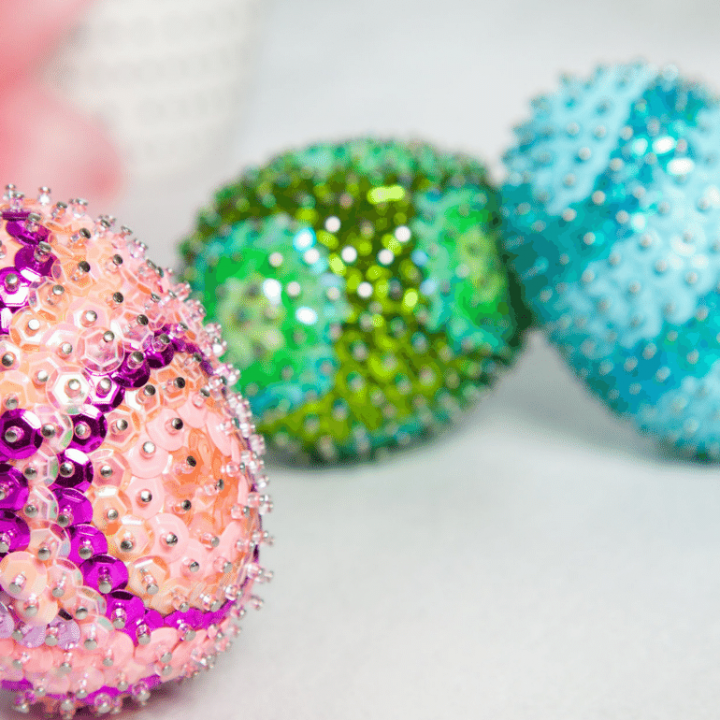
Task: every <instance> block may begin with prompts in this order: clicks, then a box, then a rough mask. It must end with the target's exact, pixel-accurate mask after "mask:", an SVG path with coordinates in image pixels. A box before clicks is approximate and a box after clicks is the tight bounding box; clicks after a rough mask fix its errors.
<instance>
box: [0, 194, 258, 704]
mask: <svg viewBox="0 0 720 720" xmlns="http://www.w3.org/2000/svg"><path fill="white" fill-rule="evenodd" d="M0 216H1V218H2V221H1V224H0V400H1V401H2V406H1V407H0V679H2V685H3V687H4V688H6V689H12V690H15V691H17V695H16V700H15V707H16V709H18V710H20V711H24V712H27V711H28V710H29V708H30V706H31V705H32V704H33V703H35V702H40V703H42V704H43V706H44V709H45V711H46V712H48V713H50V714H58V715H60V716H61V717H63V718H70V717H72V716H73V715H74V713H75V711H76V709H77V708H79V707H83V706H87V707H89V708H90V709H91V710H93V711H94V712H96V713H97V714H104V713H107V712H114V711H117V710H119V709H120V708H121V707H122V703H123V699H124V698H126V697H133V698H135V699H136V700H137V701H138V702H140V703H144V702H146V701H147V699H148V697H149V694H150V690H151V689H152V688H153V687H155V686H157V685H159V684H160V683H162V682H165V681H168V680H174V679H181V678H185V677H190V676H193V675H195V674H196V673H197V672H198V671H199V670H200V669H202V668H207V667H209V666H211V665H212V663H213V662H214V658H215V656H216V654H217V653H218V652H219V651H221V650H224V649H225V648H226V647H227V646H228V644H229V643H230V641H231V639H232V637H233V636H234V635H235V634H236V633H237V630H238V628H237V622H238V620H239V618H240V617H241V616H242V614H243V613H244V607H245V605H246V604H247V603H251V604H253V603H255V602H256V599H255V596H254V595H252V588H253V584H254V583H255V582H257V581H258V580H262V579H266V578H267V577H268V574H267V573H264V572H263V570H262V568H261V567H260V566H259V565H258V547H259V545H260V544H261V543H262V542H263V540H265V539H267V535H266V533H265V532H264V531H263V529H262V523H261V515H262V514H263V513H264V512H265V511H267V510H269V509H270V507H271V504H270V501H269V499H268V497H267V496H266V495H265V494H264V492H263V490H264V487H265V486H266V484H267V481H266V478H265V475H264V473H263V462H262V460H261V458H260V456H261V454H262V452H263V440H262V438H261V437H260V436H258V435H257V434H256V433H255V431H254V426H253V422H252V418H251V415H250V410H249V406H248V403H247V402H246V401H245V400H244V399H243V398H242V397H241V396H239V395H236V394H234V393H231V392H229V391H228V385H232V384H233V383H234V382H235V381H236V376H237V373H236V371H235V370H234V369H233V368H232V367H230V366H228V365H223V364H220V363H219V361H218V360H217V357H218V356H219V355H221V354H222V352H223V350H224V347H225V346H224V343H223V342H222V340H221V339H220V329H219V327H218V326H217V325H207V326H205V327H203V325H202V318H203V315H204V310H203V308H202V306H201V305H200V304H199V303H198V302H197V301H194V300H188V299H187V298H188V294H189V288H188V287H187V286H185V285H178V284H175V283H173V282H172V280H171V278H170V275H169V273H167V272H164V271H162V270H161V269H159V268H158V267H157V266H155V265H154V264H153V263H152V262H150V261H149V260H147V259H146V257H145V247H144V246H143V245H142V244H141V243H139V242H137V241H136V240H134V239H133V238H132V237H131V234H130V231H129V230H127V229H126V228H123V229H122V230H121V231H120V232H114V231H113V229H112V225H113V221H112V219H111V218H107V217H101V218H100V219H98V220H97V221H92V220H91V218H90V217H89V216H88V214H87V212H86V207H85V204H84V203H83V202H82V201H71V202H70V203H69V205H66V204H64V203H57V204H56V205H54V206H53V205H51V201H50V197H49V193H48V192H47V191H46V190H45V189H43V190H42V191H41V194H40V196H39V197H38V199H37V200H28V199H25V198H24V197H23V196H22V195H21V194H20V193H18V192H17V191H16V190H15V189H14V188H13V187H12V186H9V187H8V190H7V192H6V195H5V196H4V198H3V201H2V203H0Z"/></svg>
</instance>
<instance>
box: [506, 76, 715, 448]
mask: <svg viewBox="0 0 720 720" xmlns="http://www.w3.org/2000/svg"><path fill="white" fill-rule="evenodd" d="M534 110H535V112H534V115H533V117H532V119H531V120H530V121H529V122H528V123H527V124H526V125H524V126H522V127H521V128H519V130H518V143H517V145H516V147H514V148H513V149H511V150H510V151H509V152H508V153H507V155H506V157H505V160H506V164H507V167H508V170H509V176H508V180H507V182H506V184H505V186H504V188H503V200H504V210H503V213H504V223H505V230H506V232H505V235H506V238H507V240H506V249H507V251H508V254H509V256H510V261H511V263H512V265H513V266H514V268H515V270H516V272H517V274H518V276H519V277H520V278H521V280H522V283H523V291H524V293H525V296H526V299H527V301H528V302H529V303H530V305H531V306H532V308H533V310H534V312H535V314H536V316H537V318H538V320H539V321H540V322H541V323H543V324H544V325H545V327H546V328H547V331H548V333H549V335H550V337H551V339H552V340H553V341H554V342H555V343H557V345H558V346H559V348H560V350H561V352H562V353H563V355H564V356H565V357H566V358H567V360H568V362H569V363H570V365H571V366H572V367H573V369H574V370H575V371H576V372H577V373H578V374H579V375H580V376H581V377H582V378H584V379H585V380H586V381H587V383H588V385H589V386H590V388H591V389H592V390H593V391H594V392H596V393H597V394H598V395H600V396H601V397H602V398H603V399H604V400H605V401H606V402H607V403H608V404H609V405H610V406H611V407H612V408H613V409H615V410H616V411H618V412H621V413H624V414H627V415H630V416H632V417H633V418H634V419H635V421H636V422H637V424H638V425H639V426H640V427H641V428H643V429H645V430H647V431H649V432H652V433H655V434H657V435H658V436H660V437H662V438H664V439H666V440H668V441H670V442H672V443H674V444H676V445H678V446H680V447H682V448H683V449H684V450H685V451H687V452H688V453H690V454H694V455H698V456H701V457H711V458H717V459H720V295H719V294H718V283H719V282H720V165H718V152H719V151H720V106H719V105H718V101H717V100H716V99H715V98H714V97H713V96H711V95H710V93H709V92H708V91H707V90H706V89H705V88H703V87H702V86H700V85H698V84H696V83H692V82H688V81H687V80H684V79H682V78H681V77H679V76H678V74H677V71H676V70H674V69H673V68H667V69H664V70H658V69H657V68H654V67H652V66H651V65H647V64H642V63H639V64H634V65H625V66H617V67H612V68H603V69H599V70H598V71H597V72H596V73H595V75H594V76H593V78H591V80H590V81H588V82H585V81H579V80H568V81H566V82H565V83H564V84H563V87H562V88H561V90H560V91H559V92H558V93H557V94H555V95H553V96H549V97H545V98H542V99H541V100H538V101H536V102H535V103H534Z"/></svg>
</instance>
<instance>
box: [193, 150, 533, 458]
mask: <svg viewBox="0 0 720 720" xmlns="http://www.w3.org/2000/svg"><path fill="white" fill-rule="evenodd" d="M269 218H281V220H280V221H279V222H281V223H285V224H286V228H287V230H286V231H285V232H284V233H279V232H276V231H274V232H273V233H269V232H268V228H267V227H265V226H264V225H263V223H267V219H269ZM293 223H294V224H293ZM498 226H499V213H498V199H497V194H496V191H495V190H494V189H493V188H492V187H491V186H490V185H489V184H488V182H487V180H486V176H485V171H484V169H483V167H482V166H481V165H479V164H478V163H477V162H475V161H473V160H471V159H468V158H465V157H460V156H452V155H441V154H439V153H437V151H435V150H434V149H433V148H432V147H431V146H429V145H424V144H420V143H405V144H403V143H393V142H377V141H372V140H356V141H352V142H349V143H344V144H342V145H330V144H324V145H318V146H314V147H312V148H309V149H307V150H304V151H300V152H297V153H290V154H287V155H283V156H280V157H278V158H276V159H275V160H273V161H272V162H271V163H270V164H269V165H267V166H265V167H264V168H262V169H255V170H251V171H249V172H247V173H246V174H244V175H243V176H242V177H241V178H240V179H239V181H238V182H237V183H236V184H234V185H231V186H228V187H226V188H224V189H223V190H221V191H220V192H219V193H218V195H217V197H216V203H215V205H214V207H212V208H211V209H209V210H208V211H206V212H205V213H203V214H202V215H201V217H200V219H199V222H198V228H197V231H196V232H195V234H194V235H193V236H192V237H191V238H189V239H188V241H186V242H185V243H184V245H183V255H184V258H185V261H186V269H185V273H184V274H185V277H186V279H187V280H189V281H190V282H191V284H192V285H193V286H194V287H195V289H197V290H199V291H201V292H203V293H204V302H205V305H206V307H207V308H208V312H209V315H210V316H211V318H213V319H217V320H219V321H220V322H221V323H222V324H223V327H224V330H225V332H224V336H225V337H226V338H227V340H228V343H229V345H230V346H231V347H234V346H236V345H237V347H238V348H239V350H238V351H231V352H233V354H232V356H231V359H233V360H235V361H236V362H238V363H239V365H240V367H241V369H242V370H243V375H242V377H241V381H240V382H241V387H242V389H243V390H244V391H245V392H246V393H247V394H248V396H249V397H250V401H251V403H252V404H253V409H254V410H255V412H256V413H257V415H258V418H259V428H260V430H261V431H262V432H264V433H265V434H266V436H267V437H268V439H269V440H270V441H271V442H272V443H273V444H275V445H276V446H278V447H281V448H283V449H284V450H285V451H287V452H289V453H292V454H294V455H296V456H300V457H303V458H305V459H312V460H331V459H332V460H334V459H343V458H353V457H356V456H358V455H361V456H365V455H372V454H374V453H375V452H377V451H379V450H381V449H383V448H387V447H392V446H395V445H405V444H407V443H409V442H410V441H411V440H412V439H414V438H417V437H419V436H423V435H426V434H428V433H430V432H433V431H435V430H437V429H438V428H440V427H441V426H443V425H444V424H446V423H447V422H448V421H449V420H451V419H453V418H454V417H455V416H456V415H458V414H459V413H460V412H461V411H462V410H463V409H465V408H467V407H468V406H469V405H470V404H471V403H473V402H475V401H476V400H477V398H478V397H479V395H480V394H481V392H482V390H483V389H484V388H485V387H486V386H487V385H488V384H489V383H490V382H491V381H492V380H493V379H494V377H495V376H496V374H497V371H498V369H499V368H500V366H503V365H505V364H507V363H508V362H509V361H510V360H511V359H512V356H513V354H514V352H515V350H516V349H517V347H518V346H519V342H520V335H521V332H520V329H519V327H518V323H517V318H516V313H515V307H514V305H513V302H512V301H511V297H510V295H511V293H510V288H509V281H508V278H507V276H506V274H505V272H504V269H503V266H502V263H501V261H500V257H499V253H498V249H497V241H498V237H497V234H498V229H497V228H498ZM239 228H240V229H241V230H239ZM245 228H252V231H248V230H245ZM303 228H305V230H306V231H307V232H313V233H314V238H315V239H316V243H317V244H316V246H314V248H315V249H316V250H317V254H318V255H319V259H318V261H319V262H323V263H326V269H324V270H323V271H322V272H320V273H319V274H316V275H312V273H311V270H310V268H309V267H307V264H306V263H304V261H303V259H302V257H300V264H299V265H297V266H292V267H291V265H286V266H284V267H282V268H278V267H273V266H272V263H270V261H269V258H270V257H272V255H273V253H280V254H281V255H282V256H283V257H285V255H286V254H287V253H286V249H287V246H288V243H289V236H288V232H302V231H303ZM270 235H272V238H271V239H268V237H269V236H270ZM232 243H235V245H233V247H235V253H234V254H235V256H236V260H235V261H232V260H231V258H232V255H233V253H232V252H230V251H229V248H230V247H231V245H232ZM243 244H244V246H243ZM262 253H265V256H266V257H267V258H268V261H267V262H264V261H262V257H261V256H262ZM255 254H257V259H256V260H252V261H250V260H249V259H248V258H250V257H255ZM313 257H314V255H313ZM208 258H211V259H212V258H214V259H216V260H217V263H216V265H215V266H214V267H213V266H212V263H213V262H215V260H212V261H211V262H208ZM220 258H222V260H221V259H220ZM220 266H222V271H218V267H220ZM208 274H210V275H212V278H211V279H210V280H209V279H208V277H207V276H208ZM325 277H329V278H332V279H333V280H334V281H335V282H337V283H339V285H332V286H330V285H327V286H326V285H324V284H323V283H324V282H326V281H324V280H322V279H323V278H325ZM231 278H234V279H233V280H231V281H230V285H229V287H227V288H224V286H225V284H226V283H227V282H228V281H229V280H230V279H231ZM268 280H271V281H276V282H279V283H280V284H281V286H282V287H283V288H287V287H288V284H289V283H293V282H294V283H297V284H298V285H299V286H300V287H301V288H302V292H307V293H308V295H307V298H308V299H307V301H306V303H307V304H306V307H308V308H309V309H311V310H313V311H314V312H316V313H318V315H323V314H326V313H327V309H323V308H326V307H327V303H328V302H330V305H331V306H333V307H334V308H341V309H337V310H336V312H335V314H334V315H333V314H332V312H331V313H330V315H329V316H327V317H331V318H333V319H338V318H339V320H338V323H337V325H335V324H334V322H333V321H329V326H328V329H327V332H326V333H325V334H323V333H322V332H321V333H319V334H318V336H317V338H310V339H309V340H308V341H302V342H297V341H296V339H295V338H294V336H293V334H294V332H295V330H296V329H297V325H298V322H297V317H296V316H295V315H294V314H293V313H294V312H295V310H293V311H292V312H291V310H290V308H289V307H286V305H285V304H284V303H276V304H275V305H274V306H273V308H271V310H272V309H274V310H275V311H277V315H276V316H275V317H274V319H273V312H270V311H269V310H268V307H267V305H266V304H264V303H265V302H266V300H267V298H265V300H259V301H243V300H242V298H243V297H245V296H246V295H247V288H248V287H252V288H257V287H262V286H263V283H266V282H267V281H268ZM306 285H309V288H308V289H307V290H306V289H305V287H304V286H306ZM329 287H332V288H334V290H333V292H332V293H331V295H332V297H330V296H328V293H327V289H328V288H329ZM318 288H320V290H319V291H318ZM337 290H341V292H340V296H339V297H338V296H337ZM250 295H251V297H252V293H250ZM255 297H257V296H255ZM238 300H240V301H241V305H240V306H239V307H235V303H236V302H237V301H238ZM248 303H249V307H247V305H248ZM258 303H259V304H258ZM311 303H315V304H311ZM280 306H282V308H280ZM248 318H256V319H257V325H254V323H253V322H250V325H253V327H249V326H248V322H249V320H248ZM335 327H337V330H335ZM276 331H278V332H279V333H280V335H281V336H282V338H283V339H284V340H283V341H281V343H280V344H281V347H278V341H279V337H278V334H277V332H276ZM265 333H266V334H267V336H268V339H266V340H263V334H265ZM328 334H329V336H330V338H331V341H330V342H329V343H325V344H324V345H323V342H322V340H323V338H326V337H327V336H328ZM240 335H242V337H239V336H240ZM318 338H319V339H318ZM305 342H314V343H315V345H316V346H317V347H318V348H320V347H322V350H323V352H324V351H325V350H329V351H330V354H331V357H326V362H325V363H324V364H323V363H320V364H317V363H313V357H314V356H313V355H312V353H313V352H314V351H315V349H316V348H307V347H304V343H305ZM257 348H260V351H258V350H257ZM256 363H263V364H264V365H265V367H264V368H263V369H262V370H258V369H257V368H256V367H255V364H256ZM308 368H310V369H309V370H308ZM303 373H304V374H303ZM263 379H267V382H265V383H264V384H263V382H262V380H263ZM282 383H287V384H288V385H289V386H290V388H289V389H286V390H285V391H284V392H283V393H280V392H279V388H278V386H279V384H282ZM273 394H274V397H275V398H277V397H280V396H282V397H284V398H285V400H286V402H285V404H282V403H278V402H275V400H273V401H268V399H267V398H268V397H269V396H271V395H273ZM298 398H302V399H301V400H299V399H298Z"/></svg>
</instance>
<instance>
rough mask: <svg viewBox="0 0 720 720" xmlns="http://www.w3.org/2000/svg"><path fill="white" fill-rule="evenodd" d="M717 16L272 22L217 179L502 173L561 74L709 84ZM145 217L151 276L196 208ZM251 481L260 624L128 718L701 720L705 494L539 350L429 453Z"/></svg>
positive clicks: (395, 4)
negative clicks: (360, 148)
mask: <svg viewBox="0 0 720 720" xmlns="http://www.w3.org/2000/svg"><path fill="white" fill-rule="evenodd" d="M209 1H211V0H209ZM719 13H720V11H719V10H718V6H717V3H716V2H714V1H713V0H700V1H695V2H693V0H685V2H682V1H681V0H657V1H656V2H650V1H649V0H623V1H620V0H609V1H605V2H602V1H599V2H583V1H582V0H545V1H544V2H538V1H537V0H500V1H498V0H495V1H494V2H490V1H489V0H443V1H442V2H439V1H429V0H413V1H411V0H365V2H362V3H360V2H349V1H347V0H345V1H343V0H302V1H301V0H274V1H273V2H268V7H267V17H266V25H265V29H264V33H263V35H262V37H261V38H260V41H259V59H258V67H257V72H256V75H255V82H254V86H253V88H252V89H251V92H250V95H249V97H248V101H247V111H246V116H245V117H246V120H245V123H244V125H243V127H241V128H239V130H238V142H237V146H236V147H235V148H233V149H232V152H231V153H230V154H229V157H228V167H230V166H234V167H237V168H238V169H239V168H240V166H241V165H242V164H243V163H246V162H262V161H264V160H266V159H267V158H268V157H269V156H270V155H271V154H273V153H276V152H279V151H281V150H283V149H285V148H288V147H293V146H299V145H303V144H305V143H307V142H310V141H314V140H322V139H332V138H335V139H340V138H343V137H348V136H353V135H358V134H365V133H372V134H376V135H381V136H398V137H405V138H408V137H421V138H425V139H428V140H431V141H434V142H436V143H437V144H439V145H441V146H443V147H446V148H448V149H462V150H465V151H468V152H472V153H476V154H478V155H480V156H482V157H484V158H485V159H486V160H487V162H488V163H489V165H490V166H491V167H492V168H493V170H494V171H495V172H496V174H497V176H499V174H500V172H499V171H500V168H499V157H500V155H501V152H502V149H503V147H504V146H506V145H507V144H508V143H509V142H510V139H511V135H510V127H511V126H512V125H513V124H514V123H516V122H518V121H520V120H522V119H524V118H525V116H526V114H527V102H528V99H529V98H530V97H531V96H532V95H534V94H537V93H539V92H542V91H547V90H551V89H552V88H553V87H554V85H555V78H556V77H557V74H558V73H559V72H561V71H573V70H574V71H577V72H579V73H582V74H586V73H588V72H589V70H590V69H591V68H592V67H593V65H595V64H596V63H597V62H599V61H616V60H628V59H631V58H634V57H637V56H640V55H642V56H645V57H648V58H650V59H652V60H656V61H658V62H665V61H674V62H676V63H677V64H678V65H680V66H681V68H682V69H683V70H684V71H685V72H686V73H688V74H691V75H693V76H699V77H702V78H705V79H707V80H708V81H712V80H713V78H716V79H717V82H716V87H720V44H719V43H718V37H720V35H719V34H718V30H719V29H720V14H719ZM223 179H224V178H217V182H218V183H219V182H221V181H222V180H223ZM208 190H209V188H207V187H191V184H187V186H186V187H185V188H184V190H183V192H184V193H185V196H186V197H192V198H198V199H199V198H201V197H202V196H203V195H205V194H207V192H208ZM158 202H159V203H160V204H159V206H158V207H160V208H165V209H164V210H161V211H157V212H156V213H155V215H154V216H153V215H152V214H151V213H150V209H151V199H147V200H146V201H144V202H143V201H138V200H137V199H135V200H134V201H133V202H132V203H126V207H125V208H124V210H125V212H126V213H127V217H129V218H130V222H131V223H132V224H133V226H134V228H135V230H136V231H137V232H138V234H141V235H142V236H143V237H144V239H145V240H146V242H148V244H149V245H150V246H151V248H152V250H153V255H154V256H155V257H157V258H158V259H159V260H161V261H162V262H165V263H168V262H172V259H173V254H172V241H173V239H174V238H175V237H177V236H178V235H180V234H181V233H182V232H183V230H184V229H185V228H187V227H188V225H189V221H190V218H191V216H192V213H193V207H191V206H187V207H185V208H173V209H172V211H171V212H170V211H169V210H167V208H170V207H171V206H172V203H171V202H170V199H168V198H164V199H163V198H162V197H160V198H159V200H158ZM163 203H164V204H163ZM138 223H140V224H139V225H138ZM271 477H272V482H271V489H272V491H273V497H274V500H275V505H276V510H275V512H274V513H273V514H272V515H270V516H269V517H268V521H267V527H268V529H270V530H271V532H273V533H274V534H275V536H276V538H277V543H276V546H275V547H274V548H273V549H271V550H268V551H267V552H265V553H264V556H263V562H264V563H265V564H266V565H267V566H269V567H270V568H271V569H273V570H274V571H275V573H276V578H275V581H274V582H273V583H272V584H271V585H270V586H267V587H266V588H263V593H262V594H263V596H264V597H265V598H266V606H265V608H264V609H263V610H262V611H261V612H260V613H257V614H256V613H255V612H251V613H250V615H249V617H248V620H247V622H246V626H245V629H244V632H243V634H242V636H241V637H240V638H239V640H238V642H237V643H236V644H235V646H234V647H233V649H232V651H231V653H230V654H228V655H226V656H224V657H222V658H221V659H220V660H219V662H218V665H217V667H216V669H215V670H214V671H213V672H212V673H210V674H208V675H204V676H203V677H201V678H200V679H198V680H195V681H193V682H192V683H186V684H184V685H181V686H176V687H173V688H169V689H166V690H163V691H161V692H160V693H158V696H157V697H156V698H155V699H154V701H153V702H152V703H151V705H149V706H148V707H147V708H146V709H144V710H139V711H136V712H134V713H133V714H132V715H129V716H131V717H134V718H137V720H150V719H151V718H152V719H153V720H171V719H172V720H197V719H198V718H212V720H231V719H233V720H234V719H236V718H237V719H241V718H242V719H243V720H245V719H247V720H365V719H372V720H399V719H403V718H408V719H412V720H435V719H444V718H453V719H457V720H484V719H485V718H487V720H703V719H707V720H716V719H717V718H718V716H720V563H719V562H718V559H719V558H720V472H719V471H718V469H716V468H715V467H713V466H707V465H706V466H703V465H697V464H692V463H688V462H684V461H680V460H677V459H674V458H672V457H671V456H669V455H668V454H667V453H664V452H662V451H659V450H658V449H657V448H656V447H655V446H654V444H653V443H652V442H651V441H650V440H649V439H647V438H644V437H640V436H638V435H637V434H635V432H634V431H633V429H632V428H631V427H630V426H629V425H628V424H627V423H624V422H621V421H619V420H617V419H616V418H614V417H612V416H610V415H609V413H608V412H606V411H605V410H604V409H603V407H602V406H601V405H600V404H599V403H598V402H597V401H595V400H594V399H592V398H591V397H589V396H588V395H587V394H586V392H585V391H584V390H583V389H582V387H581V386H580V385H579V383H578V382H577V381H576V380H575V379H574V378H573V377H572V375H571V374H570V373H569V372H568V371H567V370H566V369H565V368H564V367H563V365H562V364H561V363H560V361H559V360H558V359H557V357H556V356H555V353H554V351H553V350H552V349H551V348H549V347H548V346H547V345H546V343H545V342H544V340H543V339H542V337H541V336H539V335H533V336H532V337H531V338H530V342H529V346H528V348H527V350H526V352H525V353H524V354H523V355H522V357H521V358H520V360H519V362H518V363H517V365H516V366H515V367H514V368H513V369H512V370H511V371H510V372H508V373H507V374H506V376H505V377H504V378H503V380H502V381H501V383H500V384H499V385H498V387H497V388H496V390H495V391H494V392H492V393H490V394H489V395H488V396H487V398H486V400H485V401H484V402H483V403H482V404H481V405H480V407H479V408H478V409H477V411H475V412H474V413H472V414H471V415H470V416H468V417H467V418H465V422H464V423H463V424H461V425H460V426H459V427H458V428H456V429H455V430H454V431H452V432H450V433H447V434H446V435H445V436H443V437H442V438H440V439H439V440H438V441H437V442H435V443H433V444H429V445H426V446H424V447H422V448H419V449H415V450H413V451H411V452H406V453H404V454H400V455H396V456H394V457H392V458H391V459H389V460H387V461H384V462H382V463H378V464H375V465H371V464H365V465H361V466H357V467H350V468H347V467H343V468H335V469H332V468H331V469H327V470H322V471H308V470H297V469H293V468H290V467H282V466H280V467H273V468H271ZM3 717H4V715H3Z"/></svg>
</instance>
